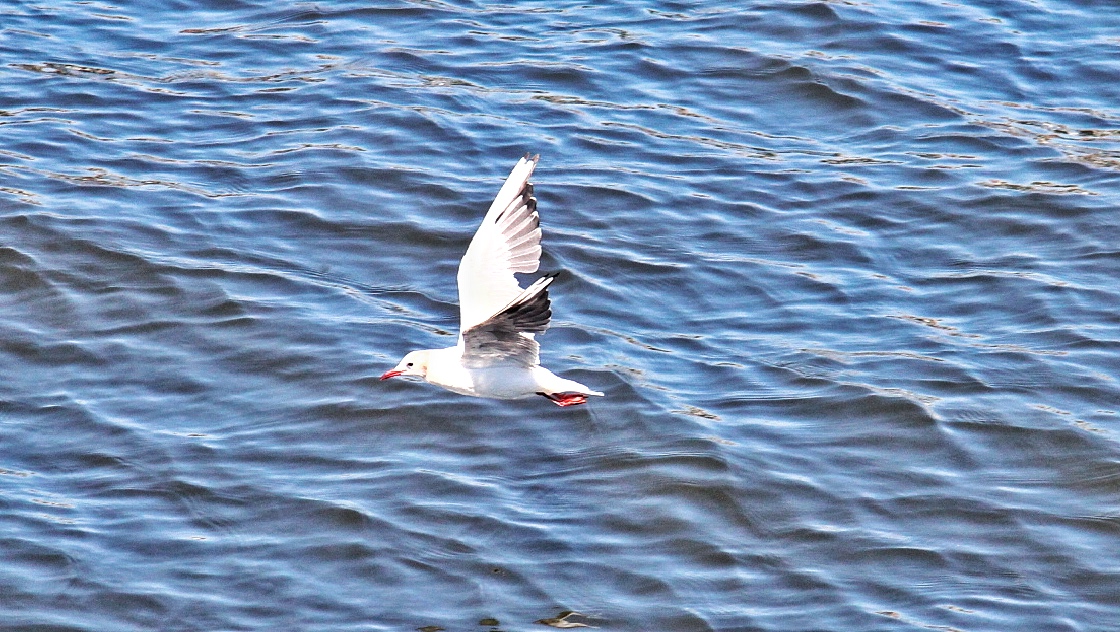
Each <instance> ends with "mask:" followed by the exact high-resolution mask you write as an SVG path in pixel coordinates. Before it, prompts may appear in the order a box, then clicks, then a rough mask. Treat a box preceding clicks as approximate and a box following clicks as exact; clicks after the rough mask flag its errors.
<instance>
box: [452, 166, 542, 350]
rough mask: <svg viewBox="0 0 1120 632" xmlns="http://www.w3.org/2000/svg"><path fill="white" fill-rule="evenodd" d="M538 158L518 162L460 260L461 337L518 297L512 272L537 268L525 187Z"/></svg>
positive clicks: (534, 221)
mask: <svg viewBox="0 0 1120 632" xmlns="http://www.w3.org/2000/svg"><path fill="white" fill-rule="evenodd" d="M539 160H540V156H533V157H532V158H530V157H529V156H528V155H526V156H525V157H524V158H522V159H521V160H519V161H517V165H516V166H515V167H514V168H513V171H511V172H510V174H509V177H508V178H506V182H505V184H504V185H502V188H501V190H500V191H498V195H497V197H496V198H494V203H493V204H491V205H490V210H489V211H487V212H486V217H485V218H483V220H482V225H481V226H479V227H478V231H476V232H475V234H474V239H472V240H471V245H470V246H469V247H468V248H467V253H466V254H465V255H463V259H462V261H460V262H459V274H458V277H457V280H458V282H459V335H460V337H463V336H464V332H466V331H468V330H469V329H471V328H472V327H475V326H477V325H479V324H480V323H482V322H484V321H486V320H487V319H489V318H490V317H492V316H495V315H496V314H498V312H500V311H502V310H504V309H505V308H508V307H509V306H510V304H511V302H512V301H514V299H516V298H517V297H518V296H519V295H520V294H521V292H522V289H521V286H520V285H519V284H518V283H517V279H516V278H515V277H514V276H513V273H514V272H536V271H537V268H538V267H539V266H540V260H541V229H540V216H538V215H537V198H535V197H533V185H532V184H530V183H529V176H531V175H533V169H534V168H535V167H536V166H537V162H538V161H539ZM546 285H547V284H546ZM546 300H547V299H546Z"/></svg>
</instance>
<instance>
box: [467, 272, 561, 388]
mask: <svg viewBox="0 0 1120 632" xmlns="http://www.w3.org/2000/svg"><path fill="white" fill-rule="evenodd" d="M555 278H556V275H549V276H545V277H542V278H540V279H537V280H536V281H535V282H534V283H533V284H532V285H530V286H529V287H527V288H525V289H524V290H523V291H522V292H521V293H520V294H518V295H517V296H516V297H514V299H513V300H512V301H510V303H509V304H508V305H506V306H505V307H504V308H503V309H501V310H499V311H498V313H497V314H494V315H493V316H492V317H490V318H488V319H486V320H485V321H484V322H482V323H479V324H478V325H475V326H474V327H471V328H470V329H468V330H466V331H464V332H463V365H464V366H467V367H470V368H476V369H477V368H482V367H488V366H495V365H502V364H505V365H516V366H525V367H530V366H535V365H537V364H539V363H540V354H539V352H540V345H539V344H537V341H536V340H534V339H533V334H539V333H542V332H543V331H545V330H546V329H548V324H549V321H550V320H551V319H552V304H551V302H550V301H549V300H548V286H549V284H550V283H552V281H553V279H555Z"/></svg>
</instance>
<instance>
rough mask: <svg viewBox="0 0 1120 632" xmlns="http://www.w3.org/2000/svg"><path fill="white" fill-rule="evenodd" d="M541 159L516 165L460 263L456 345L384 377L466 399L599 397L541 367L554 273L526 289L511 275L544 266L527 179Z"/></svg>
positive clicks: (415, 357) (575, 400) (574, 400)
mask: <svg viewBox="0 0 1120 632" xmlns="http://www.w3.org/2000/svg"><path fill="white" fill-rule="evenodd" d="M539 160H540V156H533V157H532V158H530V157H529V156H528V155H526V156H525V157H524V158H522V159H521V160H519V161H517V165H516V166H515V167H514V168H513V171H511V172H510V174H509V177H508V178H506V183H505V184H503V185H502V188H501V190H500V191H498V196H497V197H496V198H494V203H493V204H491V205H490V210H489V211H487V212H486V217H485V218H483V220H482V225H481V226H479V227H478V231H477V232H475V234H474V239H472V240H471V245H470V246H469V247H468V248H467V254H465V255H463V259H462V260H461V261H460V262H459V274H458V277H457V279H458V282H459V342H458V344H456V345H455V346H454V347H448V348H446V349H425V350H422V351H413V352H411V353H409V354H408V355H406V356H405V357H404V359H403V360H401V361H400V364H398V365H397V366H396V367H395V368H393V369H392V370H390V371H386V372H385V375H382V376H381V379H382V380H387V379H389V378H391V377H397V376H398V375H414V376H417V377H422V378H424V380H425V381H427V382H428V383H429V384H435V385H436V386H442V387H443V388H445V389H447V390H449V391H454V392H456V393H461V394H463V395H473V396H475V397H493V398H497V399H520V398H523V397H532V396H533V395H541V396H544V397H547V398H548V399H550V400H552V401H553V402H555V403H556V404H557V405H559V406H574V405H576V404H584V403H586V402H587V396H588V395H602V393H600V392H598V391H593V390H591V389H589V388H587V387H586V386H584V385H583V384H580V383H579V382H573V381H572V380H566V379H564V378H562V377H559V376H557V375H554V374H553V373H552V371H549V370H548V369H546V368H544V367H543V366H541V364H540V355H539V353H540V344H538V343H537V341H536V340H535V339H534V335H535V334H539V333H544V331H545V330H546V329H548V324H549V320H550V319H551V318H552V309H551V302H550V301H549V300H548V286H549V285H550V284H551V283H552V282H553V280H555V279H556V275H555V274H551V275H545V276H543V277H541V278H539V279H537V280H536V281H535V282H533V283H532V284H531V285H529V287H527V288H522V287H521V285H520V284H519V283H518V282H517V278H516V277H514V276H513V273H514V272H522V273H528V272H536V271H537V268H538V267H539V266H540V260H541V229H540V216H539V215H537V198H535V197H533V185H532V184H531V183H530V182H529V176H531V175H533V169H534V168H535V167H536V166H537V162H538V161H539Z"/></svg>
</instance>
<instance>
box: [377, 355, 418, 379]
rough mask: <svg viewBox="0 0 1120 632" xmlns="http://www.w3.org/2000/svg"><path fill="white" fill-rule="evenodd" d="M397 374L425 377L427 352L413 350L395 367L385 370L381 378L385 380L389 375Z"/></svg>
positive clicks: (394, 375)
mask: <svg viewBox="0 0 1120 632" xmlns="http://www.w3.org/2000/svg"><path fill="white" fill-rule="evenodd" d="M398 375H415V376H417V377H426V376H427V375H428V352H427V351H426V350H425V351H413V352H411V353H409V354H408V355H406V356H405V357H404V359H403V360H401V361H400V364H398V365H397V366H396V367H394V368H393V369H392V370H390V371H386V372H385V375H382V376H381V379H382V380H387V379H389V378H391V377H397V376H398Z"/></svg>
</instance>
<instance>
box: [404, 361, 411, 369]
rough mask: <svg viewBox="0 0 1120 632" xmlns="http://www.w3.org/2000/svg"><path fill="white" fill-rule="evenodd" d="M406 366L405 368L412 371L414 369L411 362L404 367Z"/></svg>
mask: <svg viewBox="0 0 1120 632" xmlns="http://www.w3.org/2000/svg"><path fill="white" fill-rule="evenodd" d="M404 366H405V367H406V368H409V369H411V368H412V363H411V362H409V363H408V364H406V365H404Z"/></svg>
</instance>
